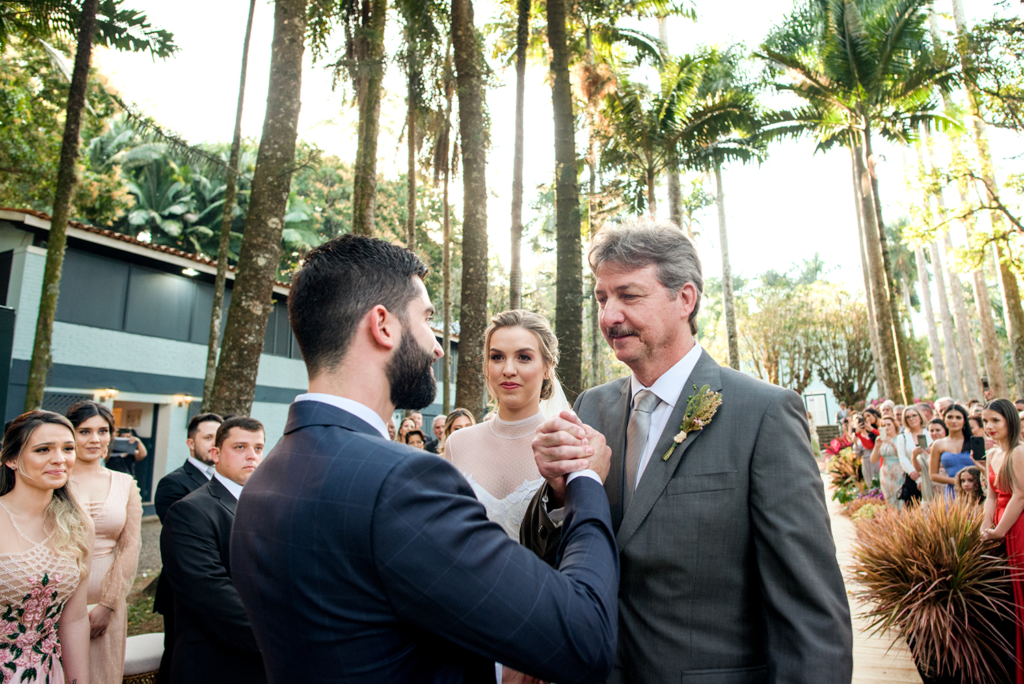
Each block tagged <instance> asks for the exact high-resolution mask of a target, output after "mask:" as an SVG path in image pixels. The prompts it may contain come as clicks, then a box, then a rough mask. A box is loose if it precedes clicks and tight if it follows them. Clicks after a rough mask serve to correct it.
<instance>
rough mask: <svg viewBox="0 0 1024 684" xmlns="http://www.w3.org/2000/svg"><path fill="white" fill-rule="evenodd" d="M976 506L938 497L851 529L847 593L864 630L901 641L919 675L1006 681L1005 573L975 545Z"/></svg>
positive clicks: (988, 548) (1009, 599) (1010, 610)
mask: <svg viewBox="0 0 1024 684" xmlns="http://www.w3.org/2000/svg"><path fill="white" fill-rule="evenodd" d="M981 519H982V510H981V506H979V505H972V504H970V503H967V502H962V501H956V502H953V503H951V504H947V502H946V501H944V500H938V501H935V502H932V503H929V504H925V505H923V506H920V507H917V506H912V507H908V508H905V509H904V510H903V511H896V510H893V509H888V510H885V511H880V512H877V513H876V515H875V517H874V518H873V519H871V520H864V521H862V522H861V523H860V524H859V525H858V526H857V539H856V541H855V542H854V548H853V559H854V560H853V564H852V568H851V570H852V573H853V577H854V578H855V579H856V581H857V582H858V583H859V584H860V586H861V587H862V589H861V590H860V591H858V592H856V593H855V596H857V597H858V598H860V599H862V600H863V601H864V602H865V603H867V604H868V605H869V606H870V607H869V608H868V610H867V612H866V613H865V617H867V618H868V620H869V622H870V629H871V630H872V633H876V634H877V633H881V632H890V631H892V632H896V633H897V634H900V635H902V636H903V637H904V638H906V640H907V642H908V644H909V645H910V648H911V651H912V652H913V654H914V658H915V660H916V661H917V664H918V669H919V670H921V672H922V674H923V675H926V676H937V677H954V678H955V677H957V676H959V677H962V680H963V681H965V682H995V681H1003V680H1005V679H1006V672H1005V670H1004V669H1003V665H1002V663H1003V661H1004V659H1005V658H1006V656H1007V655H1008V656H1009V658H1010V659H1011V660H1012V659H1013V653H1014V646H1013V644H1011V643H1010V642H1008V641H1007V640H1006V638H1005V637H1004V636H1003V635H1002V633H1001V630H1000V628H999V622H1000V617H1003V618H1005V617H1008V616H1013V619H1016V609H1015V607H1014V604H1013V596H1012V593H1011V582H1012V581H1013V574H1012V573H1013V569H1012V568H1011V567H1010V566H1009V564H1008V562H1007V561H1006V559H1005V558H1003V557H1001V556H1000V555H999V553H998V551H997V549H998V545H997V544H996V543H995V542H992V543H985V542H982V541H981V537H980V534H979V528H980V527H981Z"/></svg>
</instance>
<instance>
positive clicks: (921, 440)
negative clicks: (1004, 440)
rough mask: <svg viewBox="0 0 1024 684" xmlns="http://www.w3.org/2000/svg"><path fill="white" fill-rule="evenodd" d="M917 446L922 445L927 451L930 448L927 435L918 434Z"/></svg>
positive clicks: (923, 449) (922, 448)
mask: <svg viewBox="0 0 1024 684" xmlns="http://www.w3.org/2000/svg"><path fill="white" fill-rule="evenodd" d="M917 446H919V447H921V450H922V451H927V450H928V438H927V437H925V436H924V435H918V436H917ZM982 446H984V445H982Z"/></svg>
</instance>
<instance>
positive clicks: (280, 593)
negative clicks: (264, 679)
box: [231, 401, 619, 684]
mask: <svg viewBox="0 0 1024 684" xmlns="http://www.w3.org/2000/svg"><path fill="white" fill-rule="evenodd" d="M565 508H566V518H565V523H564V526H565V532H564V534H563V540H562V546H561V551H560V558H559V560H560V566H559V570H558V571H556V570H553V569H552V568H551V567H549V566H548V565H546V564H545V563H544V562H543V561H542V560H540V559H539V558H538V557H536V556H535V555H534V554H533V553H532V552H531V551H529V550H527V549H526V548H524V547H522V546H520V545H519V544H517V543H516V542H514V541H512V540H511V539H509V537H508V536H507V535H506V534H505V532H503V531H502V529H501V527H499V526H498V525H496V524H494V523H491V522H490V521H488V520H487V516H486V513H485V511H484V507H483V505H482V504H480V502H479V501H477V500H476V498H475V497H474V496H473V491H472V489H471V488H470V486H469V484H468V483H467V482H466V480H465V479H464V478H463V477H462V475H460V474H459V472H458V471H457V470H456V469H455V468H454V467H453V466H452V465H451V464H449V463H448V462H447V461H445V460H444V459H442V458H439V457H437V456H435V455H433V454H429V453H426V452H424V451H420V450H417V449H413V448H411V447H407V446H405V445H402V444H398V443H395V442H390V441H388V440H386V439H384V438H383V437H381V435H380V433H379V432H377V431H376V430H375V429H373V428H372V427H371V426H370V425H368V424H367V423H365V422H364V421H362V420H360V419H359V418H356V417H355V416H353V415H352V414H350V413H347V412H346V411H342V410H341V409H338V408H336V407H333V406H330V405H328V404H325V403H322V402H314V401H300V402H296V403H295V404H293V405H292V407H291V411H290V413H289V418H288V424H287V426H286V428H285V434H284V437H283V438H282V439H281V441H280V442H279V443H278V445H277V446H276V447H275V448H274V450H273V451H272V452H271V453H270V454H269V455H268V456H267V458H266V460H265V462H264V463H263V464H262V465H261V466H260V467H259V469H258V470H257V471H256V472H255V473H254V474H253V476H252V478H251V479H250V480H249V482H248V483H246V485H245V490H244V492H243V494H242V497H241V500H240V501H239V503H238V508H237V513H236V516H235V522H234V527H233V529H232V538H231V539H232V541H231V547H232V548H231V567H232V578H233V580H234V583H235V586H236V587H237V589H238V593H239V595H240V596H241V598H242V603H243V604H244V605H245V608H246V612H247V613H248V614H249V618H250V621H251V623H252V627H253V631H254V632H255V634H256V641H257V642H258V643H259V645H260V649H261V651H262V652H263V658H264V665H265V667H266V671H267V676H268V679H269V680H270V681H271V682H274V683H276V684H285V683H287V682H310V683H313V682H388V683H389V684H391V683H396V682H398V683H400V682H493V681H494V661H499V662H502V663H504V664H506V665H508V666H510V667H514V668H516V669H518V670H520V671H524V672H527V673H529V674H532V675H534V676H537V677H541V678H543V679H545V680H555V681H558V682H562V683H564V684H572V683H573V682H597V681H603V680H604V679H605V678H606V677H607V676H608V673H609V672H610V671H611V667H612V664H613V661H614V657H615V642H616V630H617V613H616V611H617V594H618V580H619V567H618V553H617V548H616V546H615V535H614V534H613V533H612V528H611V518H610V514H609V510H608V497H607V496H606V495H605V493H604V489H603V488H602V487H601V486H600V485H599V484H598V483H597V482H595V481H594V480H590V479H587V478H579V479H577V480H574V481H573V482H572V483H571V484H570V486H569V488H568V492H567V500H566V507H565Z"/></svg>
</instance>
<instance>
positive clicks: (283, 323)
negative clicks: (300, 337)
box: [274, 301, 292, 356]
mask: <svg viewBox="0 0 1024 684" xmlns="http://www.w3.org/2000/svg"><path fill="white" fill-rule="evenodd" d="M274 311H275V312H276V315H277V335H276V336H275V337H276V341H277V346H276V348H275V350H274V353H275V354H277V355H278V356H288V351H289V344H290V343H291V341H292V328H291V326H290V325H288V306H287V305H286V304H285V303H284V302H278V301H275V302H274Z"/></svg>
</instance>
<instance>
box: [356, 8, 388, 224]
mask: <svg viewBox="0 0 1024 684" xmlns="http://www.w3.org/2000/svg"><path fill="white" fill-rule="evenodd" d="M387 8H388V3H387V0H371V2H370V17H369V22H368V23H367V25H366V26H365V28H363V29H360V30H361V31H363V32H364V34H363V36H362V37H363V39H364V40H366V41H367V47H368V50H367V54H366V60H365V63H364V64H360V65H359V66H358V67H357V69H358V70H359V72H360V73H361V76H360V77H359V78H360V79H362V83H360V84H358V85H357V86H356V90H357V92H360V93H361V95H360V97H359V136H358V148H357V150H356V164H355V169H353V172H354V174H353V175H354V179H353V184H352V232H353V233H358V234H360V235H373V233H374V215H375V212H376V208H377V134H378V133H379V132H380V99H381V94H382V93H383V90H384V88H383V81H384V23H385V19H386V13H387Z"/></svg>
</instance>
